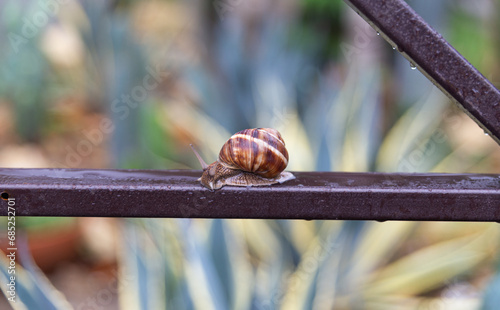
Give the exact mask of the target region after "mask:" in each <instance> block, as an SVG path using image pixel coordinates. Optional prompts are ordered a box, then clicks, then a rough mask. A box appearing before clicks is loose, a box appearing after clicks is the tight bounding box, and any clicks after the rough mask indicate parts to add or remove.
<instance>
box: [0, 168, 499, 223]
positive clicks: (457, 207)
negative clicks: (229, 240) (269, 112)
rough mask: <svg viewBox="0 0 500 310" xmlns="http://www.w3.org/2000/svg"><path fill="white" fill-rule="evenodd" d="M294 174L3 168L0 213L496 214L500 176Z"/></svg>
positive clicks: (451, 217)
mask: <svg viewBox="0 0 500 310" xmlns="http://www.w3.org/2000/svg"><path fill="white" fill-rule="evenodd" d="M295 174H296V177H297V179H295V180H292V181H289V182H286V183H284V184H280V185H273V186H266V187H251V188H250V187H248V188H247V187H224V188H222V189H221V190H217V191H213V192H212V191H210V190H208V189H206V188H204V187H202V186H201V185H200V183H199V182H198V181H197V178H198V177H199V176H200V175H201V172H200V171H190V170H174V171H172V170H168V171H166V170H164V171H159V170H156V171H153V170H76V169H0V197H1V198H2V199H0V206H1V213H0V215H7V206H8V199H14V201H15V209H16V215H17V216H96V217H197V218H263V219H342V220H379V221H385V220H439V221H500V175H476V174H384V173H346V172H297V173H295Z"/></svg>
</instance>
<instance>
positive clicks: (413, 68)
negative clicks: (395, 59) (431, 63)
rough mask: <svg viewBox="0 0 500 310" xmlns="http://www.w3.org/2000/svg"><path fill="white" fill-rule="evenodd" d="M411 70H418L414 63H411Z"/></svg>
mask: <svg viewBox="0 0 500 310" xmlns="http://www.w3.org/2000/svg"><path fill="white" fill-rule="evenodd" d="M410 68H411V69H412V70H415V69H417V66H416V65H415V64H414V63H413V62H410Z"/></svg>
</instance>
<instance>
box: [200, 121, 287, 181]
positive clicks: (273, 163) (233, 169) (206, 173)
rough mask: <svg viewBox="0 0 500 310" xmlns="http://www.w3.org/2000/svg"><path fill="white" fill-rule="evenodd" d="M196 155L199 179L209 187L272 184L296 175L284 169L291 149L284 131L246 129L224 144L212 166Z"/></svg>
mask: <svg viewBox="0 0 500 310" xmlns="http://www.w3.org/2000/svg"><path fill="white" fill-rule="evenodd" d="M193 150H194V148H193ZM194 151H195V150H194ZM195 154H196V156H197V157H198V159H199V160H200V163H201V165H202V167H203V174H202V176H201V178H200V179H199V180H200V181H201V184H203V185H204V186H206V187H208V188H210V189H219V188H221V187H222V186H224V185H233V186H262V185H271V184H275V183H283V182H285V181H288V180H292V179H294V178H295V177H294V176H293V174H291V173H290V172H283V170H285V168H286V166H287V165H288V152H287V150H286V148H285V141H284V140H283V138H282V137H281V134H280V133H279V132H278V131H277V130H276V129H272V128H253V129H245V130H242V131H240V132H237V133H235V134H234V135H233V136H232V137H231V138H229V140H227V141H226V143H225V144H224V145H223V146H222V149H221V151H220V153H219V158H218V160H217V161H216V162H214V163H212V164H211V165H206V164H205V163H204V162H203V160H202V159H201V157H200V156H199V154H198V153H197V152H196V151H195Z"/></svg>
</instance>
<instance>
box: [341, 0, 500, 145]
mask: <svg viewBox="0 0 500 310" xmlns="http://www.w3.org/2000/svg"><path fill="white" fill-rule="evenodd" d="M345 2H347V4H349V5H350V6H351V7H352V8H353V9H354V10H355V11H356V12H357V13H358V14H359V15H360V16H362V17H363V18H364V19H365V20H366V21H367V22H368V23H369V24H370V25H371V26H372V27H373V28H375V30H377V31H378V32H379V34H381V35H382V36H383V37H384V38H385V39H386V40H387V41H388V42H389V43H390V44H391V45H392V46H394V47H396V48H397V50H398V51H399V52H401V53H402V54H403V56H405V57H406V58H407V59H408V60H409V61H410V62H411V63H413V64H414V65H416V66H417V68H418V69H419V70H420V71H421V72H422V73H423V74H424V75H426V76H427V78H429V80H431V81H432V82H433V83H434V84H435V85H436V86H437V87H439V88H440V89H441V90H442V91H443V92H444V93H445V94H446V95H448V97H450V98H451V99H452V100H453V101H455V102H456V103H458V105H459V106H460V107H462V108H463V110H464V111H465V113H467V114H468V115H469V116H470V117H471V118H472V119H473V120H474V121H475V122H476V123H477V124H478V125H479V126H480V127H482V128H483V130H484V132H485V133H487V134H489V135H490V136H491V137H492V138H493V139H494V140H495V141H496V142H497V143H499V144H500V91H499V90H498V89H496V88H495V86H493V84H491V82H490V81H488V79H486V78H485V77H484V76H483V75H482V74H481V73H480V72H479V71H478V70H477V69H476V68H474V67H473V66H472V65H471V64H470V63H469V62H468V61H467V60H466V59H465V58H464V57H463V56H462V55H460V53H459V52H457V51H456V50H455V49H454V48H453V47H452V46H451V45H450V44H449V43H448V42H447V41H446V40H445V39H444V38H443V37H442V36H441V35H440V34H439V33H438V32H437V31H435V30H434V29H432V27H431V26H429V24H427V23H426V22H425V21H424V20H423V19H422V18H421V17H420V16H419V15H418V14H417V13H416V12H415V11H414V10H413V9H412V8H411V7H410V6H409V5H408V4H406V3H405V1H403V0H385V1H380V0H345Z"/></svg>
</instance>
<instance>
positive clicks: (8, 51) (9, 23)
mask: <svg viewBox="0 0 500 310" xmlns="http://www.w3.org/2000/svg"><path fill="white" fill-rule="evenodd" d="M25 2H26V3H19V2H17V1H4V2H2V3H1V4H0V7H1V18H0V20H1V24H0V40H2V42H4V44H2V48H0V81H2V83H0V97H3V98H6V99H7V100H8V101H9V102H10V103H11V104H12V105H13V106H14V110H15V116H16V129H17V134H18V135H19V138H20V139H21V140H23V141H28V142H36V141H38V140H39V138H40V135H41V130H42V126H43V123H44V116H45V115H44V114H45V109H46V102H47V99H48V98H47V94H46V92H45V89H46V87H47V84H48V77H47V75H46V71H47V69H48V65H49V64H48V63H47V61H46V58H45V56H44V55H43V53H42V52H41V51H40V50H39V49H38V48H37V44H38V41H39V39H40V33H41V31H40V29H41V27H43V26H44V25H43V24H46V23H47V22H48V20H49V19H50V17H48V16H47V15H46V14H45V13H44V12H42V13H44V15H43V17H44V18H45V20H44V21H43V20H42V21H40V22H39V20H38V19H37V16H38V15H40V14H39V13H40V8H39V7H38V6H37V4H36V1H25ZM39 23H40V24H39Z"/></svg>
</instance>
